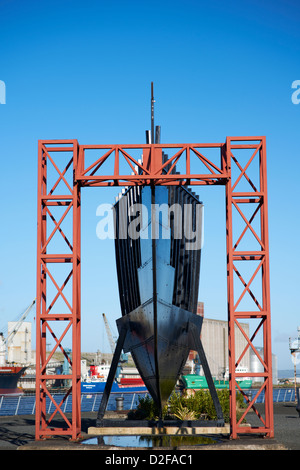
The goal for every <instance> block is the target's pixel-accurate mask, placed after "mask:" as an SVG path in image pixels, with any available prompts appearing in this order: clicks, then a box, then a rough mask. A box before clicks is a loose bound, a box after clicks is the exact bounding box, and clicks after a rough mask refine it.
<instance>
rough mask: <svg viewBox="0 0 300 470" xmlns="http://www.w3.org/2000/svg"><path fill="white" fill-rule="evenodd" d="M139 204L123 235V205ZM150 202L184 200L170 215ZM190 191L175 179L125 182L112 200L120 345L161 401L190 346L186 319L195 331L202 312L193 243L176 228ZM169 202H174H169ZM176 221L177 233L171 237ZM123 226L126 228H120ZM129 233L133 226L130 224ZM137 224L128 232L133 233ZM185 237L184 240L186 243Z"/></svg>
mask: <svg viewBox="0 0 300 470" xmlns="http://www.w3.org/2000/svg"><path fill="white" fill-rule="evenodd" d="M133 204H142V206H141V208H142V212H143V213H142V214H140V219H139V221H140V224H139V236H138V237H137V238H135V236H134V237H131V236H128V229H129V225H130V223H131V222H132V221H133V220H136V219H134V218H132V219H131V218H130V217H129V218H128V212H129V214H130V209H129V208H130V207H132V205H133ZM154 204H157V205H159V206H160V207H162V206H161V205H162V204H165V205H167V206H168V207H171V206H173V204H177V209H178V208H179V209H180V208H181V209H183V208H184V207H185V205H189V206H190V207H191V212H190V213H188V214H185V213H184V211H183V210H182V211H181V210H179V212H178V211H177V213H172V216H173V217H171V218H170V219H167V222H166V219H162V218H159V217H158V211H154V212H155V217H153V215H154V212H153V211H152V217H151V208H153V207H154ZM200 206H201V207H202V204H201V203H200V202H199V200H198V199H197V197H195V196H194V195H193V194H192V193H191V192H189V191H188V190H186V189H185V188H181V187H176V188H175V187H172V186H170V187H166V186H165V187H164V186H158V187H152V188H151V187H149V186H147V187H143V188H140V187H132V188H130V189H129V190H128V191H127V192H126V194H125V195H124V196H123V197H122V198H121V199H120V200H119V201H118V202H117V203H116V205H115V217H116V242H115V246H116V261H117V273H118V283H119V293H120V303H121V310H122V318H121V319H119V320H118V321H117V325H118V329H119V331H121V328H122V327H125V328H126V330H127V334H126V338H125V342H124V350H125V351H126V352H130V353H131V354H132V357H133V359H134V362H135V364H136V367H137V369H138V371H139V373H140V375H141V377H142V379H143V381H144V383H145V385H146V387H147V389H148V390H149V392H150V394H151V396H152V397H153V399H154V400H155V401H156V402H157V404H158V405H159V407H160V408H161V407H162V406H163V405H164V403H165V402H166V401H167V399H168V398H169V396H170V394H171V393H172V391H173V389H174V386H175V384H176V381H177V379H178V377H179V375H180V372H181V370H182V368H183V366H184V364H185V362H186V360H187V358H188V354H189V352H190V350H191V349H193V348H192V347H191V341H190V338H191V325H193V328H196V331H197V334H198V335H199V337H200V331H201V325H202V318H201V317H199V316H197V315H196V310H197V301H198V286H199V276H200V258H201V248H200V247H198V248H197V249H191V244H190V243H191V241H190V240H189V239H186V237H185V234H184V230H183V228H184V227H185V224H186V222H187V220H186V217H190V219H191V220H190V223H191V227H192V228H193V231H195V229H196V222H198V227H197V229H198V231H202V219H201V220H200V222H201V224H200V226H199V220H198V221H196V212H197V207H198V208H199V207H200ZM173 207H174V206H173ZM180 224H181V228H182V230H181V234H182V236H181V238H179V237H178V234H179V233H180V231H178V229H179V225H180ZM126 232H127V233H126ZM131 233H133V232H131ZM136 233H137V232H135V233H134V235H135V234H136ZM189 244H190V245H189Z"/></svg>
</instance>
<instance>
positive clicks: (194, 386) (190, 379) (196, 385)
mask: <svg viewBox="0 0 300 470" xmlns="http://www.w3.org/2000/svg"><path fill="white" fill-rule="evenodd" d="M181 381H182V383H183V388H184V389H185V390H203V389H208V384H207V380H206V378H205V377H204V376H202V375H196V374H187V375H183V376H182V377H181ZM238 384H239V387H240V388H241V389H248V388H251V387H252V380H251V379H247V378H245V379H241V380H240V381H239V382H238ZM214 385H215V387H216V389H227V388H229V380H217V379H214Z"/></svg>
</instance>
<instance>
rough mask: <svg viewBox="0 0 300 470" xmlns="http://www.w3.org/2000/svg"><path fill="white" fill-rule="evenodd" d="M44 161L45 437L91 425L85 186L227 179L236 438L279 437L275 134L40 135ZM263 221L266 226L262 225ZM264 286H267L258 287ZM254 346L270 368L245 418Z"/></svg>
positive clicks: (40, 311)
mask: <svg viewBox="0 0 300 470" xmlns="http://www.w3.org/2000/svg"><path fill="white" fill-rule="evenodd" d="M211 151H214V152H216V153H217V158H216V159H215V160H213V159H212V158H211V156H210V153H209V152H211ZM239 152H250V154H249V156H247V157H246V160H245V159H244V160H243V157H242V158H240V155H238V153H239ZM207 153H208V154H207ZM141 156H142V159H141V158H140V157H141ZM255 163H258V180H257V181H255V179H254V178H253V176H252V174H251V171H250V170H251V168H252V166H253V165H254V164H255ZM38 167H39V168H38V231H37V243H38V245H37V336H36V339H37V341H36V399H37V409H36V439H41V438H45V437H47V436H51V435H70V436H71V437H72V438H73V439H77V438H78V437H79V435H80V431H81V429H80V427H81V410H80V354H81V345H80V319H81V317H80V292H81V283H80V246H81V244H80V191H81V188H82V187H93V186H103V187H108V186H131V185H149V184H152V185H153V184H155V185H189V186H194V185H210V186H214V185H223V186H225V189H226V238H227V286H228V323H229V329H228V331H229V334H228V353H229V372H230V380H229V382H230V405H231V417H230V419H231V436H232V437H233V438H236V437H237V435H238V434H240V433H245V432H247V433H249V432H250V433H251V432H255V433H257V432H259V433H263V434H266V435H267V436H269V437H272V436H273V435H274V431H273V410H272V404H273V401H272V354H271V336H270V334H271V326H270V320H271V318H270V285H269V246H268V214H267V177H266V149H265V138H264V137H228V138H227V139H226V143H215V144H143V145H78V142H77V141H76V140H59V141H56V140H47V141H39V164H38ZM175 167H176V170H177V171H175ZM50 169H51V171H50ZM50 174H51V175H52V176H50ZM53 174H54V177H53ZM243 182H245V183H246V184H247V185H248V187H247V189H245V188H244V187H242V188H241V189H240V188H239V186H240V185H241V184H242V183H243ZM249 207H250V208H251V209H252V210H251V213H250V214H248V213H247V210H245V209H246V208H249ZM234 211H235V213H234ZM236 215H237V216H238V217H239V218H240V219H241V221H243V223H244V227H243V228H241V229H240V231H239V232H238V234H235V233H234V230H233V219H234V216H236ZM67 220H68V221H69V223H67ZM257 222H258V228H257V227H256V226H254V224H255V223H257ZM237 227H239V224H237ZM67 229H68V230H69V232H68V233H67ZM249 234H250V235H251V236H252V239H253V240H252V241H254V244H256V245H255V247H252V245H251V243H250V242H248V241H247V243H246V247H244V248H241V245H242V244H243V241H244V240H245V238H246V237H247V236H248V235H249ZM253 261H254V262H257V264H256V266H255V268H254V269H253V270H252V271H251V273H250V275H249V274H248V276H249V279H248V280H246V275H245V274H244V272H243V270H242V269H241V267H240V265H239V266H238V263H240V264H242V265H246V266H248V267H249V266H250V264H251V262H253ZM66 267H68V268H69V269H65V272H64V274H63V275H61V273H60V268H66ZM236 280H237V281H238V282H239V283H240V284H241V286H242V291H241V292H239V290H238V289H237V288H236V285H235V282H236ZM257 284H258V287H259V289H258V290H260V294H258V293H257V292H256V289H257ZM246 295H247V296H249V297H250V299H251V301H252V302H253V305H254V307H253V309H251V308H250V309H249V308H247V309H246V310H242V303H243V301H244V299H245V297H246ZM245 318H248V319H259V321H260V323H259V325H258V326H257V328H256V330H255V331H254V333H253V334H252V335H251V337H250V338H248V336H247V335H246V333H245V331H244V330H243V328H242V326H241V324H240V323H239V319H245ZM59 327H60V328H59ZM235 327H237V328H238V329H239V330H240V331H241V332H242V334H243V336H244V337H245V342H246V347H245V349H244V351H243V352H242V353H241V354H240V356H239V357H236V352H235V351H236V348H235V341H236V338H235ZM56 329H58V332H57V331H56ZM260 329H262V330H263V357H262V354H261V352H260V351H258V350H257V348H255V346H254V345H253V340H254V338H255V337H256V335H257V333H258V331H259V330H260ZM49 337H50V338H51V341H52V342H53V344H52V345H51V348H52V349H51V350H50V351H47V344H48V343H47V340H48V338H49ZM67 337H69V342H70V341H71V344H72V354H71V356H70V355H69V354H68V353H67V348H66V346H65V344H64V342H65V340H66V338H67ZM250 348H251V349H252V351H253V352H254V354H256V355H257V357H258V359H259V360H260V362H261V365H262V368H263V372H261V373H259V374H258V375H259V376H260V377H261V378H262V381H263V383H262V385H261V386H260V388H258V389H257V393H256V394H255V396H254V397H253V398H251V399H250V398H248V396H247V395H245V399H246V401H247V403H248V407H247V409H246V410H245V412H244V414H243V416H242V418H240V419H239V420H237V416H236V392H235V391H236V389H237V390H239V391H241V392H242V393H243V391H242V389H241V388H240V386H239V380H238V379H239V378H243V377H244V376H245V375H246V376H247V377H248V376H251V375H254V374H251V373H249V372H247V373H246V374H245V373H244V374H242V373H239V372H237V371H236V369H237V367H238V366H239V364H240V363H241V360H242V358H243V357H244V355H245V354H246V352H247V350H249V349H250ZM58 350H59V351H62V353H63V354H64V357H65V358H66V360H67V361H68V363H69V366H70V370H71V372H70V373H68V374H64V375H62V374H58V375H51V376H50V374H48V373H47V366H48V364H49V361H50V359H51V358H52V357H53V356H54V353H55V352H56V351H58ZM256 375H257V374H256ZM56 379H59V380H62V379H63V380H65V381H66V382H67V383H68V386H67V387H66V392H65V397H64V398H63V399H62V400H61V401H60V402H59V403H57V402H56V401H55V396H54V394H53V393H52V390H51V381H53V380H56ZM261 393H264V394H265V400H264V402H265V413H264V416H261V415H259V413H258V412H257V410H256V409H255V401H256V399H257V397H258V396H259V395H260V394H261ZM70 394H72V417H71V419H68V418H67V416H66V414H65V413H64V406H63V405H64V403H65V400H66V398H67V397H68V396H69V395H70ZM250 409H254V411H255V412H256V414H257V416H258V418H259V419H260V421H261V425H260V426H259V427H255V428H253V429H252V428H249V427H248V426H247V427H246V426H243V424H242V421H243V419H244V417H245V416H246V415H247V413H248V411H249V410H250ZM57 416H60V417H61V421H62V423H63V424H62V425H61V426H57V425H54V424H53V423H54V422H55V420H54V418H55V417H57Z"/></svg>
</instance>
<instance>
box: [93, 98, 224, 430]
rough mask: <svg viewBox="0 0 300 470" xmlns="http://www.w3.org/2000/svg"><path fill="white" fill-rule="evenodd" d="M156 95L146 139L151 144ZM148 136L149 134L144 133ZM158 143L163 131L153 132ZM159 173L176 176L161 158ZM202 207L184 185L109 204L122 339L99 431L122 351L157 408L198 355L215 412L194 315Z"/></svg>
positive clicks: (143, 190) (150, 188) (139, 191)
mask: <svg viewBox="0 0 300 470" xmlns="http://www.w3.org/2000/svg"><path fill="white" fill-rule="evenodd" d="M153 103H154V99H153V89H152V97H151V111H152V116H151V121H152V123H151V136H150V131H146V137H147V143H151V142H154V119H153ZM148 133H149V134H148ZM155 134H156V135H155V138H156V143H159V140H160V127H159V126H157V127H156V132H155ZM162 157H163V164H164V169H165V171H166V172H169V173H176V167H175V166H174V165H173V166H174V167H173V168H171V167H170V164H168V163H167V161H168V156H167V155H166V154H164V152H162ZM202 214H203V204H202V203H201V202H200V201H199V199H198V196H197V195H196V194H195V193H194V192H192V191H190V189H189V188H188V187H187V186H163V185H157V186H156V185H155V184H152V185H145V186H138V185H137V186H131V187H129V188H128V189H127V190H125V191H124V193H122V194H120V195H119V197H118V198H117V201H116V203H115V205H114V218H115V224H114V226H115V253H116V265H117V275H118V285H119V295H120V305H121V312H122V317H121V318H119V319H118V320H117V327H118V331H119V338H118V341H117V344H116V348H115V352H114V356H113V360H112V364H111V368H110V372H109V375H108V380H107V383H106V386H105V390H104V393H103V397H102V400H101V403H100V407H99V411H98V416H97V425H98V426H101V425H102V424H101V423H102V422H103V417H104V413H105V410H106V406H107V403H108V398H109V395H110V391H111V387H112V383H113V380H114V378H115V374H116V370H117V367H118V363H119V360H120V356H121V352H122V350H124V352H125V353H128V352H130V353H131V355H132V357H133V360H134V362H135V365H136V367H137V369H138V371H139V373H140V375H141V377H142V379H143V381H144V383H145V385H146V387H147V389H148V391H149V393H150V394H151V396H152V398H153V399H154V401H155V402H156V404H157V405H158V409H159V413H160V416H159V418H161V417H162V409H163V407H164V405H165V404H166V402H167V400H168V398H169V397H170V395H171V393H172V391H173V390H174V387H175V384H176V382H177V380H178V378H179V375H180V373H181V371H182V369H183V367H184V365H185V363H186V361H187V358H188V355H189V352H190V351H191V350H194V351H196V352H197V353H198V355H199V358H200V362H201V365H202V368H203V371H204V374H205V377H206V380H207V383H208V387H209V390H210V393H211V395H212V399H213V402H214V405H215V408H216V414H217V423H218V424H219V425H222V424H223V423H224V420H223V414H222V410H221V406H220V403H219V400H218V396H217V393H216V389H215V386H214V382H213V379H212V376H211V373H210V370H209V367H208V363H207V360H206V357H205V353H204V350H203V347H202V343H201V339H200V334H201V326H202V321H203V318H202V317H201V316H199V315H197V314H196V312H197V301H198V289H199V276H200V259H201V241H202V229H203V227H202V225H203V217H202Z"/></svg>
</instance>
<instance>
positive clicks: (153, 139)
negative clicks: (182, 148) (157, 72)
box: [146, 82, 160, 144]
mask: <svg viewBox="0 0 300 470" xmlns="http://www.w3.org/2000/svg"><path fill="white" fill-rule="evenodd" d="M154 103H155V99H154V91H153V82H151V131H146V143H147V144H154V143H156V144H160V126H156V127H155V136H154Z"/></svg>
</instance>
